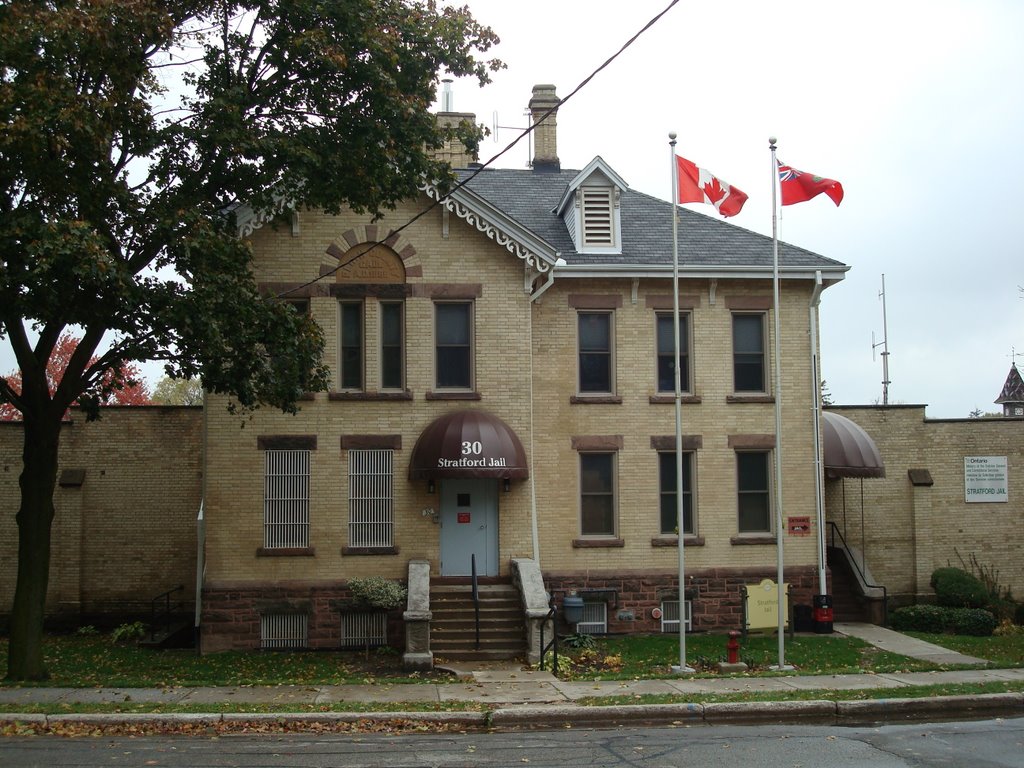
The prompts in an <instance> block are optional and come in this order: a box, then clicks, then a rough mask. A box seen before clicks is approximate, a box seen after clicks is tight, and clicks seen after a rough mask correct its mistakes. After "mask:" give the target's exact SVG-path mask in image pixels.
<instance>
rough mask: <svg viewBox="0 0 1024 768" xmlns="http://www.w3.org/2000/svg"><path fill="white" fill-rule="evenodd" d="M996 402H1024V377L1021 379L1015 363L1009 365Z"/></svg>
mask: <svg viewBox="0 0 1024 768" xmlns="http://www.w3.org/2000/svg"><path fill="white" fill-rule="evenodd" d="M995 402H997V403H1024V379H1021V377H1020V372H1019V371H1018V370H1017V364H1016V363H1013V364H1012V365H1011V366H1010V372H1009V373H1008V374H1007V375H1006V383H1005V384H1003V391H1002V392H1000V393H999V398H998V399H997V400H996V401H995Z"/></svg>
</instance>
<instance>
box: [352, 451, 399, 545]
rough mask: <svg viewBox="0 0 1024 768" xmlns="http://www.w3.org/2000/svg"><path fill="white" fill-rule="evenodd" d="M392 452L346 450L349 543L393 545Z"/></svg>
mask: <svg viewBox="0 0 1024 768" xmlns="http://www.w3.org/2000/svg"><path fill="white" fill-rule="evenodd" d="M394 453H395V452H394V451H393V450H391V449H390V448H381V449H353V450H350V451H349V452H348V545H349V547H352V548H357V549H380V548H388V547H393V546H394V545H395V514H394V510H395V499H394Z"/></svg>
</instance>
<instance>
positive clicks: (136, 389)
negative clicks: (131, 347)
mask: <svg viewBox="0 0 1024 768" xmlns="http://www.w3.org/2000/svg"><path fill="white" fill-rule="evenodd" d="M78 341H79V340H78V339H77V338H75V337H74V336H72V335H71V334H70V333H65V334H63V335H62V336H61V337H60V339H59V340H58V341H57V344H56V345H55V346H54V348H53V354H52V355H50V360H49V362H47V364H46V383H47V385H48V386H49V388H50V395H51V397H52V396H53V393H54V392H56V391H57V386H58V385H59V384H60V381H61V379H62V378H63V376H64V371H65V370H66V369H67V367H68V363H69V361H70V360H71V356H72V355H73V354H74V352H75V349H76V348H77V347H78ZM96 359H97V358H95V357H94V358H92V360H90V361H89V364H90V365H91V364H92V363H94V362H96ZM4 378H5V380H6V381H7V384H8V385H9V386H10V387H11V389H13V390H14V391H15V392H21V371H14V372H13V373H11V374H10V375H8V376H5V377H4ZM116 378H118V379H119V380H120V381H121V382H123V384H122V386H121V388H120V389H112V390H111V392H110V395H109V396H107V397H106V398H105V399H104V401H103V405H150V404H152V402H153V400H152V398H151V397H150V392H149V387H147V386H146V382H145V380H144V379H143V378H142V372H141V371H140V370H139V367H138V366H137V365H135V364H134V363H125V364H124V365H122V366H121V368H120V370H119V371H118V375H117V377H116ZM114 379H115V372H114V371H108V372H107V373H106V375H105V376H104V377H103V382H102V385H103V389H104V390H106V389H107V388H109V385H111V384H112V383H113V381H114ZM65 415H66V414H65ZM0 421H21V411H19V410H18V409H17V408H15V407H14V406H13V405H12V404H11V403H6V402H5V403H0Z"/></svg>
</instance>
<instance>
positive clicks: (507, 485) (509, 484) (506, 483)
mask: <svg viewBox="0 0 1024 768" xmlns="http://www.w3.org/2000/svg"><path fill="white" fill-rule="evenodd" d="M501 487H502V488H504V489H505V493H508V492H509V491H511V490H512V481H511V480H509V479H508V478H507V477H506V478H505V480H504V482H503V483H502V486H501Z"/></svg>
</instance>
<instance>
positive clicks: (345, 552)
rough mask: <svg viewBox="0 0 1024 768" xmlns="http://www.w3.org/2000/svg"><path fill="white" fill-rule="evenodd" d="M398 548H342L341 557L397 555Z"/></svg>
mask: <svg viewBox="0 0 1024 768" xmlns="http://www.w3.org/2000/svg"><path fill="white" fill-rule="evenodd" d="M397 554H398V547H342V548H341V555H342V557H352V556H361V555H397Z"/></svg>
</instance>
